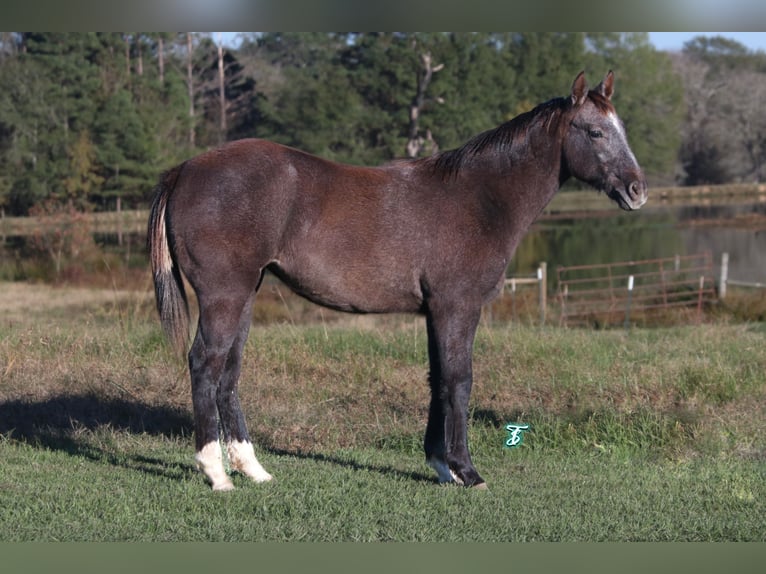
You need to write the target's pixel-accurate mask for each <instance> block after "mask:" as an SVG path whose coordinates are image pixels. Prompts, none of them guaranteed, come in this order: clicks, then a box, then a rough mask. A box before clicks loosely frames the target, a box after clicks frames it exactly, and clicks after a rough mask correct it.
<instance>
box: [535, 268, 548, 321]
mask: <svg viewBox="0 0 766 574" xmlns="http://www.w3.org/2000/svg"><path fill="white" fill-rule="evenodd" d="M547 275H548V264H547V263H546V262H545V261H542V262H541V263H540V267H538V268H537V281H538V283H539V284H540V326H543V325H545V308H546V306H547V301H546V293H547V289H548V277H547Z"/></svg>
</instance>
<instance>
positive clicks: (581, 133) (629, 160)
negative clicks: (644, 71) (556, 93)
mask: <svg viewBox="0 0 766 574" xmlns="http://www.w3.org/2000/svg"><path fill="white" fill-rule="evenodd" d="M613 92H614V75H613V74H612V72H611V71H610V72H609V73H608V74H607V75H606V77H605V78H604V80H603V81H602V82H601V83H600V84H599V85H598V86H596V88H595V89H593V90H590V91H588V86H587V84H586V82H585V74H584V73H583V72H580V74H579V75H578V76H577V78H575V81H574V83H573V84H572V112H571V113H572V115H571V118H570V121H569V126H568V129H567V133H566V136H565V139H564V144H563V153H564V161H565V162H566V167H567V169H568V171H569V173H570V174H571V175H572V176H574V177H576V178H577V179H579V180H581V181H584V182H586V183H588V184H590V185H592V186H593V187H595V188H597V189H599V190H601V191H603V192H605V193H606V194H607V195H608V196H609V197H610V198H611V199H613V200H614V201H615V202H617V204H618V205H619V206H620V207H621V208H622V209H625V210H633V209H638V208H640V207H641V206H642V205H643V204H644V203H646V199H647V196H648V194H647V187H646V180H645V179H644V174H643V172H642V171H641V168H640V167H639V165H638V162H637V161H636V157H635V156H634V155H633V152H632V151H631V149H630V146H629V145H628V138H627V137H626V135H625V128H624V127H623V125H622V121H621V120H620V118H619V117H618V116H617V112H616V111H615V109H614V106H613V105H612V103H611V98H612V94H613Z"/></svg>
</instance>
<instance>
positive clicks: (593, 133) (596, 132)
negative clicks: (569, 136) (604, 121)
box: [588, 130, 604, 139]
mask: <svg viewBox="0 0 766 574" xmlns="http://www.w3.org/2000/svg"><path fill="white" fill-rule="evenodd" d="M588 133H589V135H590V137H592V138H593V139H596V138H602V137H604V133H603V132H602V131H601V130H590V131H589V132H588Z"/></svg>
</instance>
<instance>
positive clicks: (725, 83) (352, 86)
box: [0, 32, 766, 214]
mask: <svg viewBox="0 0 766 574" xmlns="http://www.w3.org/2000/svg"><path fill="white" fill-rule="evenodd" d="M582 69H584V70H586V72H587V73H588V77H589V80H590V82H591V84H593V85H595V84H596V83H597V82H598V81H599V80H600V79H601V78H602V77H603V74H604V73H605V72H606V71H607V70H609V69H613V70H614V71H615V74H616V77H617V90H616V94H615V105H616V106H617V108H618V110H619V112H620V116H621V118H622V119H623V121H624V122H625V125H626V129H627V131H628V134H629V138H630V141H631V145H632V147H633V150H634V152H635V153H636V156H637V157H638V159H639V162H640V163H641V164H642V166H643V167H644V169H645V171H646V172H647V175H648V177H649V179H650V182H652V183H654V184H655V185H656V184H676V183H679V184H700V183H723V182H729V181H763V180H764V178H766V169H765V168H764V159H766V158H765V156H766V119H765V118H764V115H763V114H762V113H760V111H759V102H762V101H764V96H765V95H766V55H764V54H763V53H762V52H755V53H754V52H750V51H748V50H747V49H746V48H745V47H743V46H742V45H740V44H738V43H736V42H733V41H730V40H726V39H723V38H709V37H705V36H700V37H698V38H696V39H695V40H693V41H692V42H689V43H688V44H687V45H686V46H685V47H684V49H683V50H682V51H681V52H679V53H666V52H661V51H657V50H655V49H654V48H653V47H652V46H651V44H650V43H649V41H648V36H647V35H646V34H644V33H568V32H567V33H550V32H540V33H520V32H505V33H484V32H477V33H353V34H352V33H258V34H256V33H252V34H242V35H241V36H240V38H239V41H238V43H237V45H236V47H232V46H225V45H223V44H222V41H221V38H220V37H217V36H216V35H215V34H212V35H211V34H201V33H191V32H188V33H143V32H133V33H30V32H23V33H21V32H5V33H2V34H1V35H0V86H1V87H2V89H0V207H1V208H2V210H3V213H11V214H25V213H28V212H29V211H30V209H35V206H40V205H41V204H46V202H47V203H48V204H51V203H54V204H65V205H68V206H69V207H70V208H74V209H115V208H116V209H122V208H136V207H144V206H145V205H146V204H147V202H148V200H149V198H150V194H151V189H152V187H153V185H154V182H155V181H156V178H157V176H158V174H159V173H160V172H161V171H163V170H164V169H167V168H168V167H170V166H172V165H174V164H175V163H178V162H179V161H182V160H183V159H186V158H188V157H190V156H192V155H194V154H196V153H199V152H200V151H202V150H205V149H210V148H212V147H215V146H217V145H219V144H221V143H223V142H225V141H228V140H232V139H237V138H243V137H262V138H268V139H272V140H275V141H278V142H281V143H285V144H288V145H292V146H295V147H299V148H301V149H304V150H307V151H310V152H313V153H317V154H320V155H322V156H324V157H327V158H329V159H334V160H338V161H344V162H349V163H354V164H379V163H382V162H385V161H388V160H391V159H393V158H398V157H417V156H422V155H428V154H431V153H435V152H436V151H439V150H446V149H450V148H454V147H456V146H458V145H460V144H462V143H463V142H465V141H466V140H468V139H469V138H470V137H472V136H473V135H475V134H477V133H479V132H481V131H483V130H486V129H489V128H491V127H494V126H496V125H498V124H500V123H502V122H504V121H507V120H509V119H511V118H512V117H514V116H516V115H518V114H519V113H521V112H524V111H527V110H529V109H531V108H532V107H533V106H534V105H536V104H538V103H540V102H543V101H545V100H548V99H550V98H551V97H554V96H561V95H566V93H567V92H568V89H569V86H570V85H571V82H572V80H573V78H574V76H575V75H576V74H577V72H579V71H580V70H582ZM38 209H39V207H38Z"/></svg>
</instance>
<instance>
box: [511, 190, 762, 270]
mask: <svg viewBox="0 0 766 574" xmlns="http://www.w3.org/2000/svg"><path fill="white" fill-rule="evenodd" d="M650 201H651V198H650ZM650 205H651V204H647V206H646V207H644V208H643V209H641V210H640V211H636V212H624V211H621V210H619V209H617V208H614V209H612V208H611V206H609V205H608V204H606V205H605V209H603V210H600V211H588V212H585V213H577V212H558V211H556V210H555V209H552V210H549V211H548V212H546V213H545V214H544V215H543V216H541V217H540V218H539V219H538V221H537V222H536V223H535V224H534V225H533V227H532V229H531V230H530V232H529V233H528V234H527V236H526V237H525V238H524V239H523V240H522V242H521V244H520V245H519V247H518V249H517V251H516V255H515V257H514V260H513V261H512V262H511V265H510V267H509V271H508V272H509V275H527V274H533V273H534V272H535V270H536V269H537V267H538V265H539V262H541V261H545V262H547V264H548V269H549V271H551V272H553V271H554V270H555V269H556V267H557V266H570V265H590V264H597V263H611V262H621V261H638V260H643V259H658V258H664V257H673V256H675V255H693V254H698V253H703V252H709V253H711V255H712V257H713V262H714V265H715V277H716V278H718V276H719V270H720V263H721V256H722V254H723V253H724V252H726V253H728V254H729V277H730V278H731V279H736V280H739V281H748V282H761V283H764V282H766V201H760V200H756V201H753V200H752V198H750V200H747V201H738V202H726V201H721V202H709V203H706V204H703V203H697V204H690V205H667V204H662V203H660V204H659V205H655V206H650ZM551 274H553V273H551Z"/></svg>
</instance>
